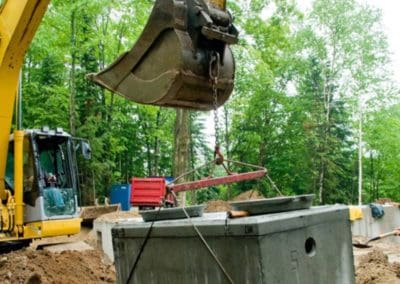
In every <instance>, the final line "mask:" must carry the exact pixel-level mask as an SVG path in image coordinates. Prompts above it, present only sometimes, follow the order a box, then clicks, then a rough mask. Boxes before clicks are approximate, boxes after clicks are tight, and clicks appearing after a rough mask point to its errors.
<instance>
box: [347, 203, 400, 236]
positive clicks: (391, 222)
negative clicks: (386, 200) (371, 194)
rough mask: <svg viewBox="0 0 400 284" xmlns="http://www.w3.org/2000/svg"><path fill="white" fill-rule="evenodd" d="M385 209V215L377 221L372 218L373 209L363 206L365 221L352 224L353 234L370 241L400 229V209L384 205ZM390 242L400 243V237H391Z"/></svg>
mask: <svg viewBox="0 0 400 284" xmlns="http://www.w3.org/2000/svg"><path fill="white" fill-rule="evenodd" d="M383 208H384V211H385V215H383V217H382V218H379V219H376V218H374V217H372V213H371V208H369V206H367V205H363V206H362V207H361V209H362V211H363V219H361V220H355V221H353V222H352V224H351V231H352V234H353V235H354V236H363V237H366V238H368V239H369V238H373V237H376V236H379V235H380V234H383V233H387V232H390V231H392V230H393V229H395V228H398V227H400V209H399V208H398V207H397V206H391V205H384V206H383ZM388 240H390V241H391V242H397V243H400V238H399V237H389V238H388Z"/></svg>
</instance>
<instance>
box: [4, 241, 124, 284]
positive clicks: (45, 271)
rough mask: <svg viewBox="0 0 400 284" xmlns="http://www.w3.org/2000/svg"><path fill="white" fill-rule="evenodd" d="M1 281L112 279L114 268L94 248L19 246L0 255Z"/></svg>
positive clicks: (104, 281) (60, 281)
mask: <svg viewBox="0 0 400 284" xmlns="http://www.w3.org/2000/svg"><path fill="white" fill-rule="evenodd" d="M0 279H1V283H71V284H75V283H76V284H80V283H115V282H116V276H115V269H114V267H113V266H111V265H106V264H105V263H104V262H103V260H102V253H101V252H99V251H96V250H88V251H81V252H77V251H64V252H61V253H52V252H49V251H46V250H41V251H34V250H31V249H23V250H20V251H16V252H12V253H9V254H4V255H1V256H0Z"/></svg>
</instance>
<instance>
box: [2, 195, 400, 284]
mask: <svg viewBox="0 0 400 284" xmlns="http://www.w3.org/2000/svg"><path fill="white" fill-rule="evenodd" d="M259 198H263V197H262V196H261V195H260V194H258V193H257V192H256V191H248V192H245V193H242V194H241V195H239V196H237V197H236V198H235V199H234V200H235V201H239V200H248V199H259ZM228 210H230V205H229V203H228V202H227V201H223V200H216V201H210V202H208V203H207V205H206V209H205V211H206V212H217V211H228ZM137 216H139V214H138V212H134V211H133V212H115V213H110V214H106V215H103V216H102V217H101V218H102V219H104V220H109V219H121V218H122V219H126V218H132V217H137ZM392 240H393V239H392ZM52 242H54V243H60V242H61V244H58V245H52V246H49V247H47V246H44V249H42V250H37V248H38V247H39V248H40V247H41V246H42V245H43V244H46V243H47V244H48V243H52ZM96 243H97V242H96V234H95V233H94V231H92V230H91V229H88V228H86V229H84V230H82V232H81V233H80V234H78V235H76V236H73V237H56V238H53V239H50V240H49V239H47V240H42V241H35V242H34V243H33V245H31V246H30V247H29V248H26V249H22V250H19V251H15V252H12V253H9V254H0V283H5V284H8V283H10V284H11V283H12V284H13V283H30V284H38V283H68V284H69V283H71V284H74V283H79V284H81V283H116V275H115V267H114V266H113V264H111V263H109V262H108V261H107V258H106V257H104V255H103V253H102V252H101V251H100V250H98V249H96V245H97V244H96ZM354 260H355V267H356V284H381V283H383V284H394V283H396V284H397V283H399V284H400V244H399V243H394V242H391V241H390V240H388V239H386V240H381V241H377V242H374V243H373V246H372V247H371V248H366V249H358V248H355V249H354Z"/></svg>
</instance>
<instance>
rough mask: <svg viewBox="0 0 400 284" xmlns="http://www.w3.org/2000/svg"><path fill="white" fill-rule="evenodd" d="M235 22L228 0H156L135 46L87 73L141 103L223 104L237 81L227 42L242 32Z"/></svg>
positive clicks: (201, 106)
mask: <svg viewBox="0 0 400 284" xmlns="http://www.w3.org/2000/svg"><path fill="white" fill-rule="evenodd" d="M232 22H233V19H232V17H231V15H230V13H229V12H228V11H227V10H226V9H225V0H157V1H156V2H155V6H154V8H153V11H152V13H151V15H150V18H149V21H148V23H147V25H146V27H145V28H144V30H143V33H142V34H141V36H140V37H139V39H138V40H137V42H136V44H135V45H134V46H133V47H132V49H131V50H130V51H128V52H126V53H124V54H122V56H120V57H119V58H118V59H117V60H116V61H115V62H114V63H112V64H111V65H110V66H108V67H107V68H106V69H104V70H102V71H100V72H99V73H97V74H90V75H89V76H88V77H89V79H91V80H92V81H94V82H95V83H97V84H98V85H100V86H102V87H105V88H107V89H108V90H110V91H112V92H116V93H119V94H120V95H122V96H124V97H126V98H127V99H129V100H132V101H134V102H137V103H142V104H151V105H157V106H167V107H174V108H189V109H194V110H211V109H213V108H215V107H219V106H221V105H222V104H224V103H225V101H226V100H227V99H228V98H229V96H230V94H231V93H232V90H233V84H234V73H235V63H234V58H233V55H232V52H231V50H230V48H229V45H230V44H234V43H236V42H237V40H238V32H237V30H236V28H235V27H234V26H233V24H232ZM213 58H214V63H213ZM215 58H217V60H215ZM215 90H218V92H215ZM216 94H217V95H216Z"/></svg>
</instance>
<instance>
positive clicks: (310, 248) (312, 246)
mask: <svg viewBox="0 0 400 284" xmlns="http://www.w3.org/2000/svg"><path fill="white" fill-rule="evenodd" d="M304 248H305V250H306V254H307V255H308V256H309V257H312V256H314V255H315V250H316V248H317V244H316V243H315V240H314V239H313V238H308V239H307V240H306V243H305V244H304Z"/></svg>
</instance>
